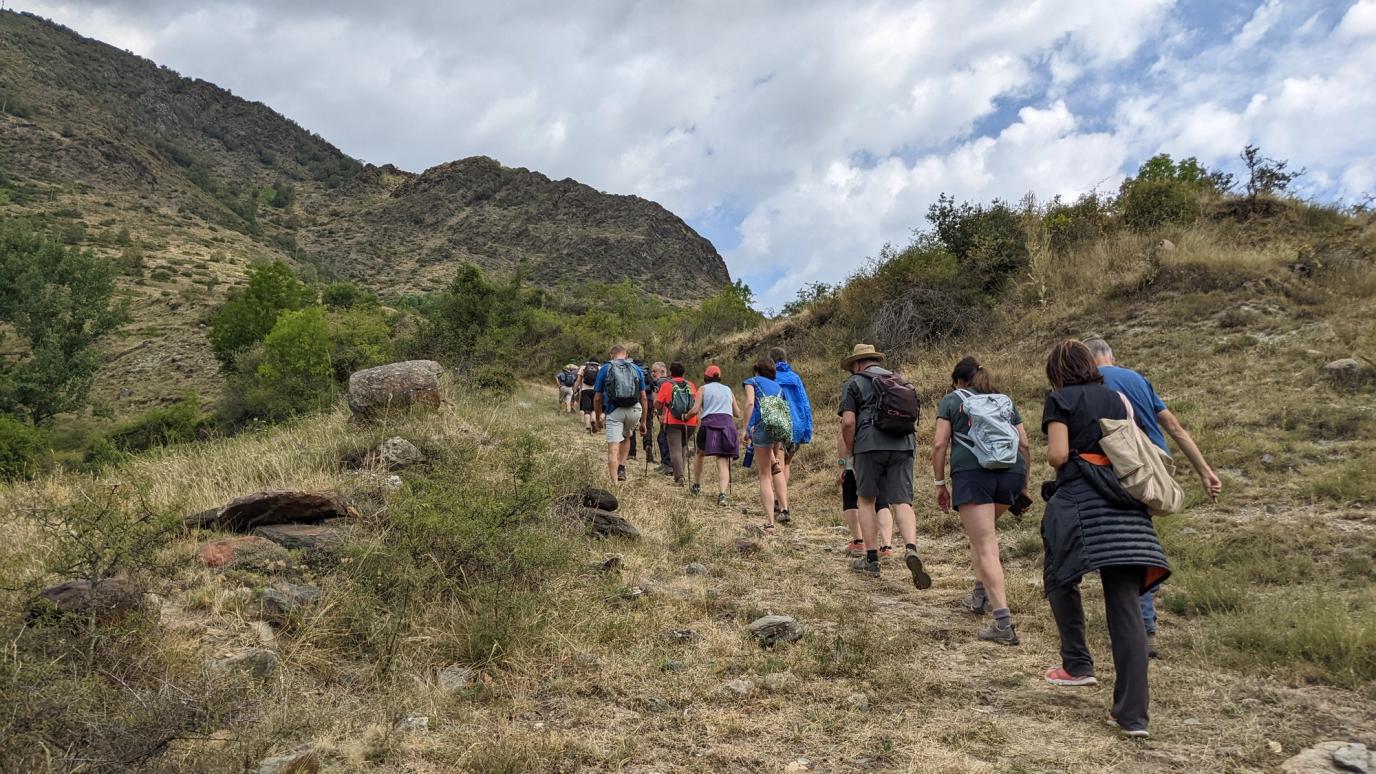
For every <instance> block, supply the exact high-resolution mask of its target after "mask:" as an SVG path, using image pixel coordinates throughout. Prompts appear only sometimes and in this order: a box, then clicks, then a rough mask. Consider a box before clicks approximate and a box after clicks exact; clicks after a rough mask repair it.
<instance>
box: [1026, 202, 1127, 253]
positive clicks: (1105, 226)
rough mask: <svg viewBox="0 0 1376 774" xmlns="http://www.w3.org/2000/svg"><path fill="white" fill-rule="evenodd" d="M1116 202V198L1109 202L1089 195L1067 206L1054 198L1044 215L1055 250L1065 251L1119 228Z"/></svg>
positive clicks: (1043, 218)
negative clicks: (1116, 219) (1113, 206)
mask: <svg viewBox="0 0 1376 774" xmlns="http://www.w3.org/2000/svg"><path fill="white" fill-rule="evenodd" d="M1112 203H1113V200H1112V198H1107V199H1105V198H1103V197H1101V196H1099V194H1097V193H1088V194H1085V195H1084V196H1081V197H1080V198H1079V199H1076V200H1075V203H1074V204H1065V203H1064V202H1062V201H1061V200H1060V198H1059V197H1058V198H1056V199H1053V200H1052V202H1051V204H1050V205H1049V206H1048V207H1047V208H1046V213H1045V214H1044V215H1043V216H1042V220H1043V222H1044V223H1045V224H1046V229H1047V232H1048V234H1049V236H1050V238H1051V248H1052V249H1053V250H1055V251H1057V252H1061V251H1064V250H1067V249H1069V248H1071V247H1074V246H1075V245H1078V244H1084V243H1087V242H1093V241H1095V240H1097V239H1102V238H1103V237H1105V236H1107V235H1108V234H1109V233H1110V232H1111V231H1112V230H1113V229H1114V227H1115V224H1114V220H1113V212H1112Z"/></svg>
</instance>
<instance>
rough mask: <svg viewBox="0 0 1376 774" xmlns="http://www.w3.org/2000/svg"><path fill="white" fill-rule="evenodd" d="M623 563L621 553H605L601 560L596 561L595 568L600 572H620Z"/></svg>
mask: <svg viewBox="0 0 1376 774" xmlns="http://www.w3.org/2000/svg"><path fill="white" fill-rule="evenodd" d="M623 564H624V560H623V559H622V558H621V554H607V556H606V557H604V558H603V559H602V561H600V562H597V569H599V570H601V571H602V572H621V567H622V565H623Z"/></svg>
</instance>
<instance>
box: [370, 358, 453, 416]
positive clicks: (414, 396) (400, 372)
mask: <svg viewBox="0 0 1376 774" xmlns="http://www.w3.org/2000/svg"><path fill="white" fill-rule="evenodd" d="M442 373H444V368H443V367H442V366H441V365H440V364H439V363H436V362H435V361H433V360H407V361H404V362H401V363H390V364H388V365H382V366H377V367H376V368H366V369H364V370H362V371H355V372H354V373H353V374H352V375H351V376H350V377H349V392H348V401H349V409H350V410H352V411H353V413H354V417H355V418H357V419H360V420H364V421H373V420H378V419H384V418H386V417H388V416H390V415H393V414H404V413H407V412H409V411H411V410H413V409H415V408H430V409H433V408H436V407H438V406H439V405H440V402H441V397H440V374H442Z"/></svg>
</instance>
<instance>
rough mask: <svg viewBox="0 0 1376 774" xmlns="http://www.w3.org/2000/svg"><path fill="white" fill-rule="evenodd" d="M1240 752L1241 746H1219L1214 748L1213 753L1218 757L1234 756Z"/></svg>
mask: <svg viewBox="0 0 1376 774" xmlns="http://www.w3.org/2000/svg"><path fill="white" fill-rule="evenodd" d="M1241 754H1242V748H1241V747H1219V748H1217V749H1215V750H1214V755H1217V756H1218V757H1220V758H1236V757H1237V756H1239V755H1241Z"/></svg>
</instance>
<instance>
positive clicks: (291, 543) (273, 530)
mask: <svg viewBox="0 0 1376 774" xmlns="http://www.w3.org/2000/svg"><path fill="white" fill-rule="evenodd" d="M253 534H254V535H256V536H258V537H259V538H266V539H268V540H270V541H272V542H273V543H275V544H277V545H279V546H281V547H282V548H299V549H301V550H302V551H328V550H330V549H332V548H334V547H336V546H338V545H339V544H340V543H342V542H344V530H343V528H341V527H339V526H338V525H335V524H268V525H266V526H262V527H258V528H257V529H254V530H253Z"/></svg>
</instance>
